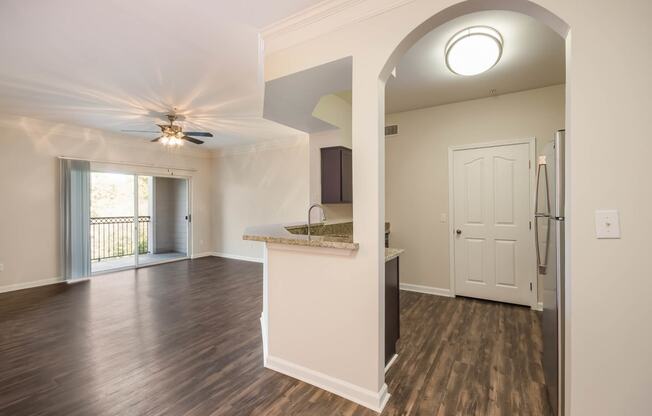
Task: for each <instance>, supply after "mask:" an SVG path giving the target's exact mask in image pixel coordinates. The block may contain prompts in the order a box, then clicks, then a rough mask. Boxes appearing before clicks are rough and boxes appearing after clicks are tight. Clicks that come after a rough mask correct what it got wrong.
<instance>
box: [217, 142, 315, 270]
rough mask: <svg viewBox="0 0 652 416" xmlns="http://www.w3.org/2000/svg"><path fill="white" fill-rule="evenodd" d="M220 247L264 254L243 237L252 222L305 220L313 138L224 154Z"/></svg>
mask: <svg viewBox="0 0 652 416" xmlns="http://www.w3.org/2000/svg"><path fill="white" fill-rule="evenodd" d="M213 169H214V174H213V177H214V179H215V182H214V192H215V200H214V207H215V208H214V215H215V217H214V218H216V222H215V224H214V227H215V230H214V235H215V246H216V251H217V252H219V253H226V254H231V255H239V256H246V257H253V258H262V250H263V247H262V245H261V244H258V243H255V242H249V241H243V240H242V234H243V232H244V229H245V228H246V227H247V226H251V225H260V224H268V223H285V222H295V221H302V220H303V218H304V217H305V210H306V209H307V207H308V195H309V192H308V177H309V170H308V169H309V164H308V140H307V138H306V137H305V136H304V137H301V138H299V139H297V140H292V141H288V142H286V143H285V144H278V145H277V146H276V147H274V148H268V149H258V150H257V149H251V150H250V151H246V152H240V153H233V154H228V153H226V154H222V155H220V156H218V157H216V158H215V160H214V168H213Z"/></svg>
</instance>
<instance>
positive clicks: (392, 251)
mask: <svg viewBox="0 0 652 416" xmlns="http://www.w3.org/2000/svg"><path fill="white" fill-rule="evenodd" d="M404 251H405V250H403V249H402V248H394V247H389V248H387V247H386V248H385V263H387V262H388V261H390V260H393V259H395V258H397V257H398V256H400V255H401V254H403V252H404Z"/></svg>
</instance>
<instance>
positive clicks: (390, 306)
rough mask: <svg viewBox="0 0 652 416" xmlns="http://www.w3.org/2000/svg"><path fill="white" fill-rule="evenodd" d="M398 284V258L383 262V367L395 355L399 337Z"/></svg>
mask: <svg viewBox="0 0 652 416" xmlns="http://www.w3.org/2000/svg"><path fill="white" fill-rule="evenodd" d="M398 282H399V276H398V257H396V258H393V259H392V260H390V261H388V262H385V365H387V363H389V361H390V360H391V359H392V357H393V356H394V354H396V342H397V341H398V339H399V338H400V335H401V330H400V320H399V301H398Z"/></svg>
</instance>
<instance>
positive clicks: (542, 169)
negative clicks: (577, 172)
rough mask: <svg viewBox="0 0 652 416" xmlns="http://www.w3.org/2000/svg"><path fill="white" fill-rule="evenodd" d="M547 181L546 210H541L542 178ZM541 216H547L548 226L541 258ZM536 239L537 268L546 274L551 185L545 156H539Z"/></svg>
mask: <svg viewBox="0 0 652 416" xmlns="http://www.w3.org/2000/svg"><path fill="white" fill-rule="evenodd" d="M542 175H543V179H544V180H545V181H546V193H545V196H546V212H541V211H540V210H539V190H540V187H541V179H542ZM539 218H546V219H547V220H548V221H547V224H546V225H547V227H546V253H545V256H544V258H543V261H542V259H541V247H540V244H541V242H540V241H539ZM534 239H535V247H536V253H537V268H538V269H539V273H540V274H546V268H547V266H548V249H549V245H550V186H549V185H548V165H547V164H546V159H545V156H542V157H541V158H539V163H538V167H537V186H536V198H535V203H534Z"/></svg>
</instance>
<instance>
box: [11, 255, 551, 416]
mask: <svg viewBox="0 0 652 416" xmlns="http://www.w3.org/2000/svg"><path fill="white" fill-rule="evenodd" d="M261 302H262V266H261V265H260V264H255V263H247V262H241V261H235V260H226V259H220V258H203V259H198V260H192V261H181V262H177V263H170V264H165V265H161V266H154V267H150V268H145V269H140V270H138V271H126V272H120V273H115V274H110V275H103V276H98V277H96V278H94V279H93V280H92V281H90V282H85V283H78V284H75V285H65V284H59V285H51V286H45V287H40V288H34V289H27V290H22V291H18V292H10V293H4V294H0V415H12V416H19V415H356V416H367V415H375V413H374V412H371V411H370V410H367V409H365V408H362V407H360V406H357V405H355V404H353V403H351V402H349V401H347V400H344V399H342V398H340V397H338V396H335V395H333V394H330V393H327V392H325V391H323V390H320V389H318V388H315V387H312V386H310V385H308V384H305V383H302V382H300V381H297V380H294V379H292V378H290V377H287V376H284V375H281V374H278V373H276V372H274V371H271V370H267V369H264V368H263V367H262V346H261V339H260V323H259V317H260V311H261ZM401 336H402V339H401V341H400V345H399V352H400V355H399V359H398V360H397V361H396V363H395V364H394V366H393V367H392V368H391V369H390V371H389V372H388V375H387V383H388V385H389V391H390V393H391V394H392V397H391V399H390V401H389V403H388V405H387V407H386V409H385V411H384V412H383V415H385V414H386V415H548V414H549V408H548V405H547V401H546V400H545V391H544V384H543V374H542V369H541V348H542V345H541V333H540V330H539V322H538V317H537V315H536V313H535V312H532V311H530V310H529V309H526V308H521V307H517V306H509V305H503V304H498V303H492V302H484V301H478V300H471V299H463V298H457V299H448V298H442V297H437V296H432V295H421V294H416V293H409V292H401Z"/></svg>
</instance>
